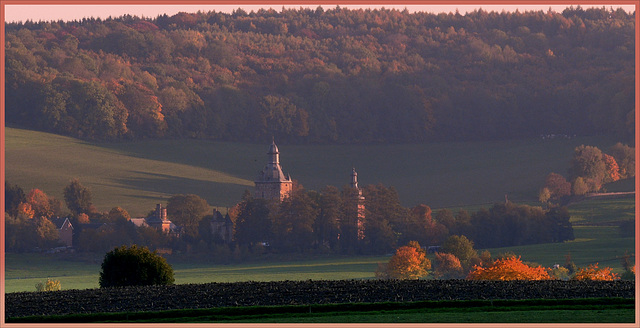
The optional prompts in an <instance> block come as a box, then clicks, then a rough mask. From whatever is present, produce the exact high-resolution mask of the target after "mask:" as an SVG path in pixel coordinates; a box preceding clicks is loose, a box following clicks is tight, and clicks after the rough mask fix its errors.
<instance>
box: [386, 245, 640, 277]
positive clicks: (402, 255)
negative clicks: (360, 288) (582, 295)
mask: <svg viewBox="0 0 640 328" xmlns="http://www.w3.org/2000/svg"><path fill="white" fill-rule="evenodd" d="M631 257H632V256H631V255H629V254H625V256H624V257H622V258H621V264H622V266H623V268H624V273H623V274H622V275H618V274H616V273H613V272H612V269H611V268H610V267H604V268H601V269H600V268H598V264H597V263H595V264H590V265H589V266H587V267H586V268H580V267H578V266H576V264H575V263H573V261H572V260H571V255H570V254H568V255H567V257H566V261H565V263H564V264H563V265H562V266H561V265H559V264H556V265H554V266H553V267H551V268H545V267H542V266H540V265H538V264H536V263H531V262H523V261H522V259H521V257H520V256H517V255H515V254H513V253H506V254H501V255H499V256H498V257H497V258H493V257H492V256H491V253H489V251H487V250H485V251H483V252H482V253H480V254H478V252H477V251H476V250H475V249H474V244H473V242H472V241H470V240H468V239H467V238H466V237H464V236H451V237H449V238H448V239H447V240H446V241H445V242H444V243H443V246H442V247H441V250H440V251H439V252H436V253H435V256H434V257H432V259H433V261H432V260H430V258H429V257H427V252H426V251H425V250H424V248H423V247H421V246H420V244H419V243H418V242H416V241H410V242H409V243H408V244H407V245H405V246H402V247H400V248H398V249H397V250H396V252H395V254H393V256H391V258H390V259H389V262H387V263H378V269H377V270H376V272H375V275H376V278H378V279H420V278H424V277H427V276H429V277H432V278H435V279H468V280H599V281H612V280H618V279H625V280H634V279H635V271H636V268H635V265H633V264H632V262H631ZM432 262H433V264H432Z"/></svg>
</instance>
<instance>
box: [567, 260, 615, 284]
mask: <svg viewBox="0 0 640 328" xmlns="http://www.w3.org/2000/svg"><path fill="white" fill-rule="evenodd" d="M618 279H620V277H619V276H618V275H617V274H615V273H613V272H611V268H609V267H605V268H602V269H598V263H596V264H590V265H589V266H588V267H586V268H578V271H576V274H575V275H574V276H573V280H600V281H612V280H618Z"/></svg>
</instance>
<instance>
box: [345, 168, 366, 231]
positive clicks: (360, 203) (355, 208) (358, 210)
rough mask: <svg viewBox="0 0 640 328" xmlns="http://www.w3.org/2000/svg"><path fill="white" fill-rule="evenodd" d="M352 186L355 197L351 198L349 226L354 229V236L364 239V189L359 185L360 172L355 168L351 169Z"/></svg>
mask: <svg viewBox="0 0 640 328" xmlns="http://www.w3.org/2000/svg"><path fill="white" fill-rule="evenodd" d="M351 188H352V189H354V193H353V199H351V200H350V203H351V204H350V206H349V207H350V210H349V211H348V215H349V216H350V217H349V226H351V227H352V228H353V229H354V231H353V233H352V236H353V237H355V238H356V240H362V239H364V218H365V206H364V200H365V199H364V196H362V189H360V187H358V172H356V169H355V168H353V169H352V171H351Z"/></svg>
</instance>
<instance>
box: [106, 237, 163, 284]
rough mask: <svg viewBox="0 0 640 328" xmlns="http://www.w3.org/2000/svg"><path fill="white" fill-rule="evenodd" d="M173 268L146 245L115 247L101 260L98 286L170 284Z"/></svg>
mask: <svg viewBox="0 0 640 328" xmlns="http://www.w3.org/2000/svg"><path fill="white" fill-rule="evenodd" d="M174 281H175V279H174V278H173V268H172V267H171V265H169V264H168V263H167V261H166V260H165V259H164V258H163V257H161V256H160V255H158V254H157V253H155V252H151V251H149V249H148V248H146V247H139V246H137V245H132V246H130V247H127V246H121V247H116V248H115V249H113V250H112V251H110V252H108V253H107V254H106V255H105V256H104V259H103V261H102V266H101V271H100V279H99V283H100V288H105V287H117V286H144V285H172V284H173V283H174Z"/></svg>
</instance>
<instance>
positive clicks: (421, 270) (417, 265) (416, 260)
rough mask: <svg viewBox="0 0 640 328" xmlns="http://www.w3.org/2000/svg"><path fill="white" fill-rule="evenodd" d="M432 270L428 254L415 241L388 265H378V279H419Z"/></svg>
mask: <svg viewBox="0 0 640 328" xmlns="http://www.w3.org/2000/svg"><path fill="white" fill-rule="evenodd" d="M429 269H431V261H429V259H428V258H427V256H426V252H425V251H424V250H423V249H422V248H421V247H420V244H418V242H415V241H410V242H409V244H408V245H407V246H402V247H400V248H398V249H397V250H396V253H395V254H394V255H393V256H392V257H391V259H389V262H388V263H387V264H386V265H383V264H380V265H378V270H377V271H376V277H378V278H387V279H419V278H421V277H424V276H426V275H427V271H428V270H429Z"/></svg>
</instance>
